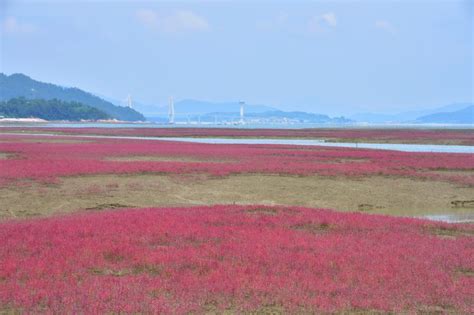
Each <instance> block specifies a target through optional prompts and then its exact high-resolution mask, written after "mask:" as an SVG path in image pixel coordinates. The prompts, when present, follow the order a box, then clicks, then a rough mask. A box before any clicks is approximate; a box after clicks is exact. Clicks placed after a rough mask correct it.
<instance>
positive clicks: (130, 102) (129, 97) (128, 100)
mask: <svg viewBox="0 0 474 315" xmlns="http://www.w3.org/2000/svg"><path fill="white" fill-rule="evenodd" d="M126 102H127V107H129V108H132V96H131V95H130V94H128V96H127V99H126Z"/></svg>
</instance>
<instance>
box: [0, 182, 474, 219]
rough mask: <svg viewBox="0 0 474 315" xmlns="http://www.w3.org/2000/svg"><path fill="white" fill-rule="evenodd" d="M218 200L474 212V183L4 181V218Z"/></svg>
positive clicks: (393, 211) (0, 214)
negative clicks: (16, 182)
mask: <svg viewBox="0 0 474 315" xmlns="http://www.w3.org/2000/svg"><path fill="white" fill-rule="evenodd" d="M212 204H264V205H298V206H308V207H318V208H331V209H337V210H340V211H360V212H365V213H380V214H390V215H403V216H422V215H430V214H431V215H436V214H460V213H474V193H473V192H472V188H470V187H466V186H461V185H457V184H453V183H448V182H441V181H433V180H430V181H424V180H417V179H411V178H393V177H391V178H390V177H382V176H371V177H361V178H347V177H324V176H280V175H263V174H249V175H232V176H227V177H220V178H215V177H210V176H207V175H179V176H177V175H151V174H138V175H93V176H76V177H65V178H61V179H60V181H59V183H56V184H41V183H37V182H24V183H23V184H22V185H10V186H7V187H3V188H0V218H2V219H8V218H15V217H16V218H26V217H32V216H47V215H52V214H57V213H67V212H74V211H99V210H103V209H108V208H125V207H151V206H183V205H212Z"/></svg>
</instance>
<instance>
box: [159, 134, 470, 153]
mask: <svg viewBox="0 0 474 315" xmlns="http://www.w3.org/2000/svg"><path fill="white" fill-rule="evenodd" d="M157 140H167V141H185V142H196V143H210V144H285V145H309V146H326V147H341V148H360V149H377V150H395V151H404V152H444V153H474V146H468V145H441V144H401V143H364V142H361V143H358V142H326V141H324V140H306V139H243V138H237V139H235V138H185V137H177V138H172V137H166V138H157Z"/></svg>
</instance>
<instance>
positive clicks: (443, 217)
mask: <svg viewBox="0 0 474 315" xmlns="http://www.w3.org/2000/svg"><path fill="white" fill-rule="evenodd" d="M422 218H423V219H428V220H433V221H440V222H447V223H473V222H474V212H472V213H458V214H434V215H425V216H423V217H422Z"/></svg>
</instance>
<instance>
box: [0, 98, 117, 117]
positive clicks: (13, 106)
mask: <svg viewBox="0 0 474 315" xmlns="http://www.w3.org/2000/svg"><path fill="white" fill-rule="evenodd" d="M0 116H3V117H6V118H41V119H45V120H69V121H78V120H99V119H110V116H109V115H108V114H106V113H104V112H103V111H101V110H98V109H97V108H94V107H91V106H87V105H84V104H81V103H78V102H63V101H60V100H57V99H52V100H44V99H34V100H30V99H26V98H23V97H22V98H12V99H9V100H8V101H3V102H0Z"/></svg>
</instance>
